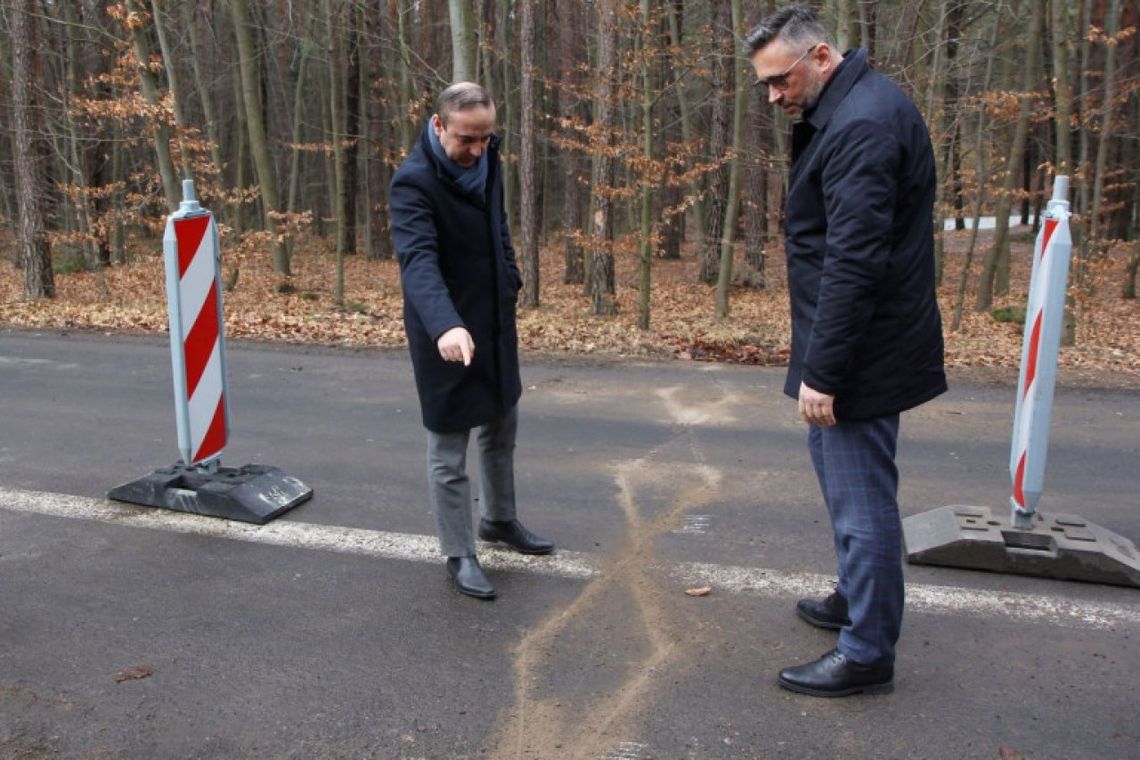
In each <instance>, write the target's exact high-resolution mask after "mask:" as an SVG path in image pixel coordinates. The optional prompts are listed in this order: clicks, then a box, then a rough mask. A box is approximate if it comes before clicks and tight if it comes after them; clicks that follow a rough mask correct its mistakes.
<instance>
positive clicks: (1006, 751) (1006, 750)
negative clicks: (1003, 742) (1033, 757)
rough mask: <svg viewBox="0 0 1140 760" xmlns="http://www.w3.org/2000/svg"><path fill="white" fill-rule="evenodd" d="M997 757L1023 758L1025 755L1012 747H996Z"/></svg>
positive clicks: (1006, 758)
mask: <svg viewBox="0 0 1140 760" xmlns="http://www.w3.org/2000/svg"><path fill="white" fill-rule="evenodd" d="M998 757H1000V758H1001V760H1025V756H1024V755H1022V754H1021V753H1020V752H1018V751H1017V750H1015V749H1014V748H1013V747H998Z"/></svg>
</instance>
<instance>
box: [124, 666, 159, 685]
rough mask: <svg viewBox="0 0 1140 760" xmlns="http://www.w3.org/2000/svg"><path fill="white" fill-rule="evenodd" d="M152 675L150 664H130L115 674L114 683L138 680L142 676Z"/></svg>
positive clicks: (152, 669)
mask: <svg viewBox="0 0 1140 760" xmlns="http://www.w3.org/2000/svg"><path fill="white" fill-rule="evenodd" d="M152 675H154V668H152V667H151V666H150V665H132V666H131V667H129V668H123V669H122V670H120V671H119V672H118V673H116V674H115V683H122V682H123V681H138V680H140V679H142V678H150V677H151V676H152Z"/></svg>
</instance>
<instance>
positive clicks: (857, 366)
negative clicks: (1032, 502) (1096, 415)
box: [746, 5, 946, 696]
mask: <svg viewBox="0 0 1140 760" xmlns="http://www.w3.org/2000/svg"><path fill="white" fill-rule="evenodd" d="M746 48H747V53H748V55H749V58H750V60H751V62H752V66H753V68H754V69H755V71H756V76H757V77H758V79H759V81H758V82H757V84H758V85H760V86H764V87H766V89H767V93H768V100H769V102H770V103H772V104H773V105H775V106H778V107H779V108H781V109H782V110H783V111H784V113H786V114H788V115H789V116H790V117H792V118H793V119H794V120H795V123H794V125H793V128H792V166H791V177H790V181H789V186H788V194H787V199H786V203H785V210H784V228H785V244H786V248H787V262H788V290H789V294H790V300H791V310H792V349H791V359H790V366H789V370H788V376H787V381H786V383H785V386H784V392H785V393H786V394H787V395H789V396H791V397H792V398H795V399H797V401H798V405H799V414H800V416H801V418H802V419H803V421H804V422H805V423H807V424H808V430H809V433H808V449H809V451H810V453H811V459H812V464H813V466H814V468H815V471H816V475H817V477H818V480H819V484H820V489H821V491H822V492H823V497H824V501H825V502H826V503H827V508H828V512H829V515H830V518H831V523H832V527H833V532H834V538H835V551H836V555H837V559H838V574H839V582H838V585H837V587H836V591H835V593H833V594H831V595H830V596H828V597H827V598H826V599H824V600H812V599H804V600H801V601H800V602H799V603H798V604H797V608H796V609H797V612H798V613H799V615H800V616H801V617H803V618H804V619H805V620H807V621H808V622H809V623H812V624H813V625H817V626H820V627H823V628H831V629H838V630H839V631H840V633H839V641H838V643H837V645H836V648H835V649H833V650H832V651H830V652H828V653H827V654H825V655H824V656H823V657H821V658H820V659H818V660H815V661H813V662H809V663H807V664H805V665H801V666H797V667H792V668H787V669H785V670H783V671H782V672H781V673H780V676H779V683H780V684H781V685H782V686H784V687H785V688H788V689H791V690H792V691H797V692H801V693H805V694H811V695H815V696H845V695H848V694H855V693H859V692H887V691H890V690H891V689H892V688H893V679H894V658H895V643H896V641H897V640H898V637H899V630H900V627H901V623H902V613H903V575H902V541H901V534H902V527H901V523H900V520H899V510H898V502H897V492H898V470H897V469H896V467H895V451H896V447H897V443H898V428H899V413H900V412H902V411H905V410H907V409H910V408H912V407H915V406H917V405H919V404H922V403H924V402H926V401H929V400H930V399H932V398H934V397H935V396H937V395H938V394H940V393H942V392H943V391H945V390H946V377H945V373H944V371H943V350H942V322H941V317H940V315H939V312H938V303H937V300H936V299H935V289H934V240H933V205H934V193H935V175H934V156H933V151H932V149H931V145H930V137H929V134H928V132H927V129H926V125H925V124H924V123H923V121H922V117H921V115H920V114H919V113H918V111H917V109H916V108H915V107H914V104H913V103H912V102H911V100H910V99H909V98H908V97H907V95H906V94H905V93H904V92H903V91H902V90H901V89H900V88H899V87H898V86H897V85H896V84H895V83H894V82H892V81H891V80H889V79H887V78H886V77H884V76H882V75H880V74H878V73H877V72H875V71H874V70H872V69H871V67H870V65H869V63H868V60H867V52H866V51H865V50H854V51H849V52H847V53H846V54H843V55H841V54H840V53H839V52H838V51H837V50H836V49H835V48H834V46H833V45H832V43H831V42H830V41H829V39H828V35H827V33H826V31H825V30H824V28H823V26H822V25H821V24H820V23H819V22H818V20H817V19H816V17H815V14H814V13H813V12H812V11H811V10H809V9H807V8H805V7H803V6H799V5H791V6H788V7H785V8H782V9H781V10H779V11H777V12H776V13H774V14H772V15H771V16H769V17H768V18H766V19H765V20H764V21H763V22H761V23H760V24H759V25H758V26H756V27H755V28H754V29H753V30H752V31H751V32H749V35H748V38H747V41H746Z"/></svg>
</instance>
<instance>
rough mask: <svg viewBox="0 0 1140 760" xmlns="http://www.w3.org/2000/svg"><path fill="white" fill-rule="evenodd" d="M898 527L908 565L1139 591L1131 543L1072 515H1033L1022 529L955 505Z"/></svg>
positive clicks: (1138, 561)
mask: <svg viewBox="0 0 1140 760" xmlns="http://www.w3.org/2000/svg"><path fill="white" fill-rule="evenodd" d="M902 523H903V540H904V541H905V543H906V552H907V555H906V556H907V561H908V562H911V563H913V564H916V565H943V566H947V567H963V568H971V569H974V570H991V571H993V572H999V573H1014V574H1018V575H1037V576H1042V577H1046V578H1057V579H1062V580H1075V581H1088V582H1090V583H1108V584H1113V585H1117V586H1133V587H1140V554H1138V553H1137V551H1136V547H1135V546H1134V545H1133V543H1132V542H1131V541H1129V540H1128V539H1126V538H1124V537H1122V536H1119V535H1117V534H1115V533H1113V532H1112V531H1109V530H1107V529H1105V528H1102V527H1100V526H1099V525H1095V524H1093V523H1091V522H1089V521H1088V520H1085V519H1084V518H1082V517H1078V516H1076V515H1067V514H1052V515H1050V514H1043V513H1041V512H1038V513H1036V514H1035V516H1034V520H1033V527H1032V528H1030V529H1028V530H1022V529H1019V528H1015V527H1013V526H1012V525H1011V524H1010V521H1009V517H1008V516H1004V517H1000V516H996V515H994V514H993V512H992V511H991V510H990V508H989V507H975V506H965V505H960V504H955V505H950V506H946V507H941V508H939V509H933V510H931V511H929V512H923V513H922V514H918V515H912V516H910V517H907V518H904V519H903V521H902Z"/></svg>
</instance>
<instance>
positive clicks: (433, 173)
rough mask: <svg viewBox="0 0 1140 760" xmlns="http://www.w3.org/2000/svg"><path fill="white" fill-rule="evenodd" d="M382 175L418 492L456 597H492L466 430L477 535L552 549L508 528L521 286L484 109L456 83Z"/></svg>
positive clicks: (481, 94) (487, 105)
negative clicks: (424, 465)
mask: <svg viewBox="0 0 1140 760" xmlns="http://www.w3.org/2000/svg"><path fill="white" fill-rule="evenodd" d="M436 105H437V110H436V113H435V114H433V115H432V117H431V120H430V121H429V122H428V124H427V125H426V126H425V127H424V130H423V133H422V134H421V135H420V139H419V140H418V141H417V142H416V144H415V145H414V146H413V147H412V150H411V151H410V152H409V153H408V156H407V158H406V159H405V160H404V163H403V164H402V165H401V166H400V168H399V169H397V170H396V173H395V175H394V176H393V177H392V184H391V188H390V193H389V203H390V206H391V217H392V242H393V244H394V247H395V249H396V256H397V258H398V259H399V262H400V277H401V283H402V285H403V290H404V329H405V330H406V332H407V335H408V348H409V350H410V351H411V356H412V368H413V370H414V374H415V378H416V390H417V392H418V394H419V399H420V410H421V412H422V414H423V423H424V427H425V428H427V437H428V490H429V492H430V495H431V501H432V508H433V510H434V512H435V517H436V525H437V528H438V530H439V540H440V548H441V550H442V552H443V554H444V555H445V556H446V557H447V569H448V572H449V573H450V574H451V577H452V579H453V580H454V581H455V585H456V587H457V588H458V589H459V591H460V592H462V593H464V594H467V595H469V596H474V597H477V598H480V599H493V598H494V596H495V589H494V587H493V586H492V585H491V583H490V581H488V579H487V577H486V575H485V574H484V573H483V569H482V568H481V567H480V565H479V560H478V559H477V558H476V556H475V541H474V537H473V536H472V525H471V495H470V487H469V483H468V477H467V472H466V459H467V444H468V440H469V437H470V433H471V430H472V429H473V428H474V429H476V430H477V433H476V440H477V442H478V446H479V464H480V494H481V498H480V501H479V506H480V516H481V519H480V521H479V537H480V538H483V539H485V540H488V541H502V542H504V543H506V544H508V545H510V546H512V547H513V548H515V549H516V550H518V551H520V552H524V553H527V554H547V553H549V552H550V551H552V550H553V548H554V545H553V544H552V543H551V542H550V541H547V540H546V539H543V538H539V537H538V536H536V535H534V534H533V533H531V532H530V531H528V530H527V529H526V528H524V527H523V526H522V524H521V523H519V521H518V519H517V518H516V510H515V490H514V449H515V433H516V430H517V428H518V411H517V405H518V401H519V397H520V396H521V395H522V382H521V380H520V378H519V361H518V333H517V331H516V329H515V306H516V303H517V301H518V290H519V287H520V286H521V284H522V278H521V277H520V276H519V269H518V265H517V264H516V263H515V254H514V249H513V248H512V247H511V237H510V232H509V231H508V230H507V218H506V214H505V213H504V210H503V172H502V165H501V163H500V159H499V139H498V137H496V136H495V134H494V130H495V104H494V102H493V101H492V100H491V98H490V96H489V95H488V94H487V92H486V90H484V89H483V88H482V87H480V86H479V85H477V84H474V83H472V82H458V83H456V84H453V85H451V86H450V87H448V88H447V89H445V90H444V91H443V92H442V93H440V95H439V97H438V98H437V104H436Z"/></svg>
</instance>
